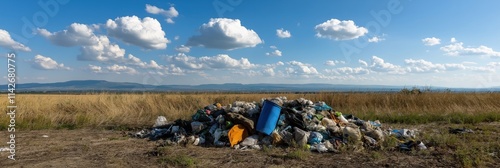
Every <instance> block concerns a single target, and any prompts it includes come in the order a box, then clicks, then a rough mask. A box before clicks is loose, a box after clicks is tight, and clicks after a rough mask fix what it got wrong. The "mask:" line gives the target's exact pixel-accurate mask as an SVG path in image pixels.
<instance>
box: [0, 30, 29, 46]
mask: <svg viewBox="0 0 500 168" xmlns="http://www.w3.org/2000/svg"><path fill="white" fill-rule="evenodd" d="M0 47H3V48H6V49H9V50H16V51H26V52H29V51H31V49H30V48H29V47H27V46H25V45H23V44H21V43H19V42H17V41H14V40H13V39H12V37H11V36H10V33H9V32H7V31H6V30H3V29H0Z"/></svg>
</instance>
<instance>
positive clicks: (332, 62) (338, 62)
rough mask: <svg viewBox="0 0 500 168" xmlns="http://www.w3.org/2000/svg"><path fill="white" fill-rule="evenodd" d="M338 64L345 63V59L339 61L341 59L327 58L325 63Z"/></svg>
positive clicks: (328, 64)
mask: <svg viewBox="0 0 500 168" xmlns="http://www.w3.org/2000/svg"><path fill="white" fill-rule="evenodd" d="M337 64H345V61H339V60H327V61H326V62H325V65H327V66H335V65H337Z"/></svg>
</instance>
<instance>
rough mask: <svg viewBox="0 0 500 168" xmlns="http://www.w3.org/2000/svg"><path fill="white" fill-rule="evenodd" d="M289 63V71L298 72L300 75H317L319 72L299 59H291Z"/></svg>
mask: <svg viewBox="0 0 500 168" xmlns="http://www.w3.org/2000/svg"><path fill="white" fill-rule="evenodd" d="M288 65H290V66H291V67H289V68H287V69H286V70H287V72H288V73H292V74H298V75H315V74H319V73H318V70H316V68H314V67H313V66H312V65H310V64H306V63H302V62H299V61H290V62H288Z"/></svg>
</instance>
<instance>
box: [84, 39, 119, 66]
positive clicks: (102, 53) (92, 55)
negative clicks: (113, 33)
mask: <svg viewBox="0 0 500 168" xmlns="http://www.w3.org/2000/svg"><path fill="white" fill-rule="evenodd" d="M80 51H81V54H80V55H78V59H79V60H83V61H99V62H120V61H122V60H123V59H124V56H125V49H122V48H120V46H118V45H117V44H113V43H111V42H110V41H109V39H108V37H106V36H99V37H98V41H97V43H96V44H93V45H85V46H82V47H81V48H80Z"/></svg>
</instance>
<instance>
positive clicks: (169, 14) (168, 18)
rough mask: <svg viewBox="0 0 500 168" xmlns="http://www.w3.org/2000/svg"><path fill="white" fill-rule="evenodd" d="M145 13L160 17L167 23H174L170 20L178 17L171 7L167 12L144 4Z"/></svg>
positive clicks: (177, 13)
mask: <svg viewBox="0 0 500 168" xmlns="http://www.w3.org/2000/svg"><path fill="white" fill-rule="evenodd" d="M146 12H148V13H151V14H155V15H162V16H163V17H165V18H166V19H165V20H166V21H167V23H174V20H172V18H175V17H177V16H179V12H178V11H177V10H176V9H175V8H174V7H173V6H171V7H170V8H168V10H165V9H161V8H158V7H156V6H153V5H149V4H146Z"/></svg>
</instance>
